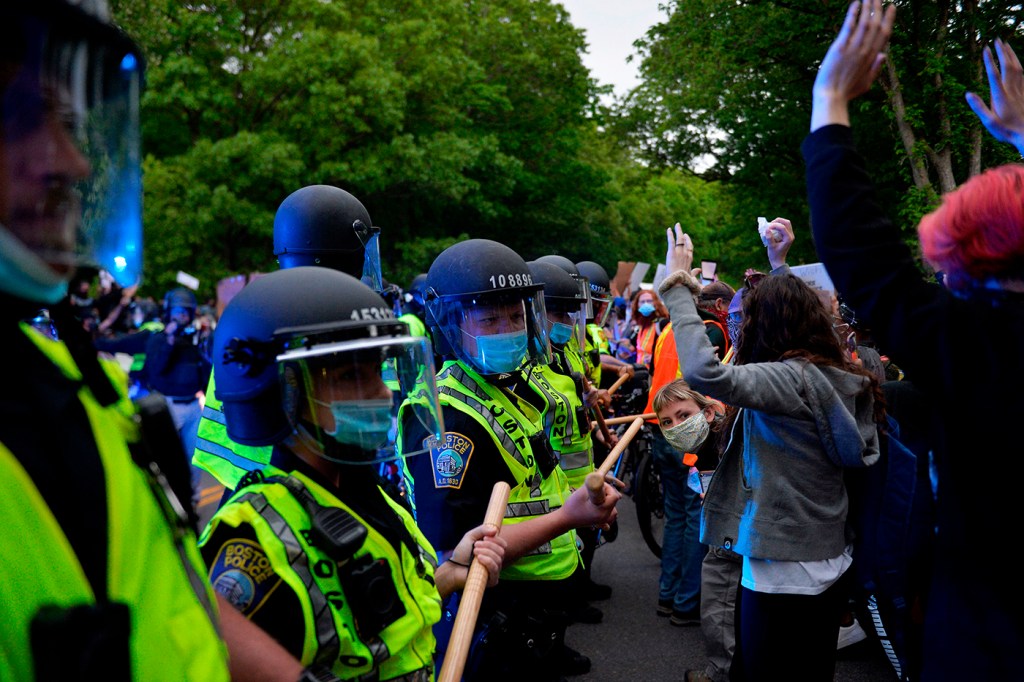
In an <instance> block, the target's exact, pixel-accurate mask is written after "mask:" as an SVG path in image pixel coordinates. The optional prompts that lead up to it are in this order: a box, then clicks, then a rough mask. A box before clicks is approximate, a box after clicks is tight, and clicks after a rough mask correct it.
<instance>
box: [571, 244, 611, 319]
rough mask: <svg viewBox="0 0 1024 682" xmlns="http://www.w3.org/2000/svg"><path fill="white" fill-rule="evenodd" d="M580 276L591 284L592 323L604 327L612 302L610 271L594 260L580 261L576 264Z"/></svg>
mask: <svg viewBox="0 0 1024 682" xmlns="http://www.w3.org/2000/svg"><path fill="white" fill-rule="evenodd" d="M576 267H577V268H578V269H579V271H580V275H582V276H583V277H586V278H587V281H588V282H589V283H590V300H591V314H590V320H589V321H590V322H593V323H595V324H597V325H598V326H599V327H603V326H604V323H605V321H606V320H607V319H608V312H609V310H611V306H610V305H609V304H610V303H611V301H612V283H611V280H610V279H609V278H608V271H607V270H605V269H604V268H603V267H601V265H600V264H598V263H595V262H594V261H592V260H584V261H580V262H579V263H577V264H576Z"/></svg>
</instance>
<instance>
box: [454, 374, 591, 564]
mask: <svg viewBox="0 0 1024 682" xmlns="http://www.w3.org/2000/svg"><path fill="white" fill-rule="evenodd" d="M438 392H439V395H440V399H441V404H442V405H443V406H447V407H448V408H450V409H457V410H459V411H460V412H462V413H463V414H466V415H468V416H470V417H472V418H473V419H475V420H476V422H477V423H478V424H480V426H481V427H483V428H484V429H486V430H487V431H488V433H490V435H491V439H492V442H493V443H494V446H495V449H496V450H497V451H498V452H499V453H500V454H501V456H502V459H503V461H504V462H505V465H506V466H507V467H508V469H509V472H510V473H511V474H512V477H513V479H514V480H515V481H516V485H515V486H513V488H512V491H511V493H510V494H509V501H508V505H507V506H506V512H505V516H506V523H509V524H512V523H520V522H522V521H526V520H529V519H532V518H536V517H538V516H542V515H543V514H546V513H548V512H549V511H551V510H553V509H557V508H559V507H561V506H562V504H563V503H564V499H565V497H566V496H567V495H568V494H569V485H568V481H567V479H566V477H565V473H564V472H563V471H562V470H561V468H560V467H557V466H556V467H555V468H554V469H553V470H552V471H551V474H550V475H549V476H548V477H547V478H544V477H542V476H541V474H540V471H539V470H538V469H537V464H536V462H535V460H534V457H533V450H532V448H531V447H530V441H529V439H530V436H532V435H533V434H535V433H538V431H539V424H538V423H536V422H534V421H532V420H531V419H530V418H529V417H527V416H526V414H524V413H523V412H522V411H521V410H520V408H519V407H518V406H517V405H516V404H515V402H514V401H513V399H512V398H510V397H509V396H508V395H506V394H505V393H504V392H503V391H501V390H500V389H498V388H497V387H495V386H492V385H490V384H488V383H487V382H486V381H485V380H483V379H482V378H480V379H478V378H477V376H476V375H474V374H473V373H472V371H471V370H468V369H467V368H466V367H465V366H464V365H462V363H459V362H452V361H449V362H447V363H445V366H444V368H443V369H442V370H441V372H440V373H439V374H438ZM495 413H497V414H498V415H500V416H506V415H507V416H508V417H510V418H512V419H514V420H515V421H516V425H517V431H521V432H522V433H523V436H522V437H521V438H519V439H518V440H513V439H512V438H511V436H509V435H508V434H507V433H506V432H505V430H504V429H503V428H502V427H501V425H500V424H497V422H496V421H495V418H494V414H495ZM538 420H539V416H538ZM506 444H508V445H509V447H506ZM477 447H479V445H478V446H477ZM527 463H529V464H527ZM578 562H579V552H578V550H577V547H576V533H575V531H569V532H566V533H563V534H561V535H559V536H557V537H555V538H554V539H553V540H551V541H550V543H545V544H543V545H541V546H540V547H537V548H536V549H534V550H533V551H532V552H529V553H527V554H526V555H524V556H523V557H521V558H520V559H519V560H518V561H516V562H515V563H514V564H512V565H511V566H507V567H505V568H503V569H502V571H501V578H502V580H561V579H563V578H567V577H569V576H570V575H571V574H572V573H573V571H574V570H575V569H576V566H577V564H578Z"/></svg>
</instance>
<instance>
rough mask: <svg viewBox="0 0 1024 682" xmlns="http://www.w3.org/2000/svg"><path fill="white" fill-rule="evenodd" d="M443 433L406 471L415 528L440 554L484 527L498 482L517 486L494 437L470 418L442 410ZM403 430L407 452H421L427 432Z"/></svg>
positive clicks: (460, 413)
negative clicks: (409, 478) (469, 532)
mask: <svg viewBox="0 0 1024 682" xmlns="http://www.w3.org/2000/svg"><path fill="white" fill-rule="evenodd" d="M442 414H443V415H444V424H445V429H446V430H445V434H444V437H443V438H442V439H441V441H440V442H434V443H432V444H430V446H429V448H430V449H429V451H428V452H425V453H424V454H422V455H416V456H414V457H410V458H409V459H408V460H407V461H406V466H407V467H408V469H409V473H410V475H411V476H412V478H413V481H414V483H415V485H414V490H413V495H414V496H415V504H416V523H417V525H418V526H419V528H420V530H422V531H423V534H424V535H426V536H427V539H428V540H429V541H430V544H432V545H433V546H434V549H436V550H437V551H439V552H441V551H448V550H451V549H454V548H455V545H457V544H458V542H459V540H461V539H462V536H463V535H465V534H466V531H468V530H470V529H471V528H475V527H476V526H479V525H480V524H481V523H483V520H484V514H485V512H486V511H487V503H488V501H489V500H490V498H491V490H492V489H493V488H494V484H495V483H497V482H498V481H505V482H507V483H508V484H509V485H510V486H513V487H514V486H515V480H514V479H513V478H512V474H511V472H509V470H508V467H507V466H506V465H505V462H504V460H503V459H502V454H501V451H500V450H499V449H498V446H497V445H495V443H494V439H493V438H492V437H491V435H490V433H488V432H487V430H486V429H485V428H484V427H483V426H481V425H480V424H479V423H478V422H477V421H476V420H474V419H473V418H472V417H469V416H467V415H465V414H463V413H462V412H459V411H458V410H456V409H454V408H449V407H444V408H442ZM407 426H409V428H408V429H405V428H403V433H402V436H403V439H404V440H405V443H406V447H405V448H403V449H404V450H406V451H411V450H417V449H420V448H421V447H423V445H422V444H423V442H424V440H425V439H427V438H428V435H427V433H426V432H425V431H424V430H423V429H422V428H418V427H416V426H411V425H407Z"/></svg>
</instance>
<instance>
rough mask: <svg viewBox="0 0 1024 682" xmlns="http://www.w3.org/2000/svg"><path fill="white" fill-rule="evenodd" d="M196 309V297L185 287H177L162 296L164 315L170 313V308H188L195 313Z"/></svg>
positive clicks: (197, 305)
mask: <svg viewBox="0 0 1024 682" xmlns="http://www.w3.org/2000/svg"><path fill="white" fill-rule="evenodd" d="M198 307H199V304H198V302H197V301H196V295H195V294H193V293H192V292H191V291H190V290H188V289H186V288H185V287H177V288H176V289H171V290H170V291H168V292H167V293H166V294H164V303H163V308H164V314H167V313H169V312H171V309H172V308H189V309H190V310H191V311H192V312H193V313H195V311H196V308H198Z"/></svg>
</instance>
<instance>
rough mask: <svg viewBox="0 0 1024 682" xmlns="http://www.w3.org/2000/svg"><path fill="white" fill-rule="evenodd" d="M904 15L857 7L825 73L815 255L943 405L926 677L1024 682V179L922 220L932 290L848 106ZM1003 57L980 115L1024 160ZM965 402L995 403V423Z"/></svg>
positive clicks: (1010, 170) (976, 190)
mask: <svg viewBox="0 0 1024 682" xmlns="http://www.w3.org/2000/svg"><path fill="white" fill-rule="evenodd" d="M894 16H895V8H894V7H893V6H889V7H886V8H884V9H883V6H882V2H881V0H863V1H861V2H855V3H853V4H852V5H851V6H850V9H849V11H848V13H847V16H846V20H845V22H844V24H843V27H842V29H841V31H840V33H839V36H838V37H837V38H836V40H835V42H833V43H832V45H831V47H830V48H829V50H828V53H827V54H826V55H825V59H824V61H823V62H822V65H821V67H820V69H819V71H818V75H817V79H816V80H815V83H814V91H813V106H812V113H811V133H810V135H808V137H807V138H806V140H805V141H804V143H803V154H804V158H805V159H806V162H807V189H808V197H809V201H810V208H811V225H812V227H813V230H814V242H815V245H816V247H817V250H818V255H819V257H820V258H821V260H822V262H824V264H825V266H826V268H827V269H828V273H829V276H830V277H831V279H832V281H833V283H834V284H835V285H836V288H837V290H838V292H839V294H840V295H841V296H842V298H843V301H844V303H846V304H847V305H849V306H850V307H852V308H853V309H854V310H855V311H856V313H857V317H858V319H861V318H862V319H864V321H865V322H866V323H867V324H868V325H869V326H870V327H871V329H872V330H873V332H874V334H875V336H876V337H877V339H878V341H879V343H880V345H881V346H882V347H884V348H885V349H886V351H887V353H888V354H890V355H891V356H892V357H893V358H894V359H895V360H896V361H897V362H899V364H900V367H901V368H903V369H904V370H906V373H907V376H908V377H909V378H910V379H912V380H913V381H914V383H915V385H917V386H918V387H920V388H921V389H923V390H924V392H925V393H926V394H928V395H929V397H930V398H931V399H932V401H933V404H934V405H939V406H945V409H941V410H934V411H933V415H932V422H933V423H932V424H931V430H932V433H933V434H934V437H935V439H934V442H935V443H936V445H935V447H934V450H933V451H932V453H931V455H932V461H931V467H932V471H933V481H935V482H936V484H935V490H936V496H937V499H936V502H937V513H938V520H937V524H936V525H937V529H938V534H937V538H936V541H937V552H936V556H935V564H934V575H933V583H932V590H931V593H930V594H929V596H928V601H927V604H926V613H925V632H924V638H925V641H924V652H923V661H924V667H923V670H922V672H921V675H920V678H921V679H922V680H936V679H941V680H947V679H949V680H955V679H977V680H1008V679H1019V678H1020V674H1021V670H1024V627H1022V626H1021V622H1022V621H1021V618H1020V614H1021V612H1022V607H1024V592H1022V591H1021V590H1020V589H1019V588H1018V587H1017V586H1016V585H1015V584H1014V583H1013V577H1012V576H1013V564H1012V562H1011V564H1009V565H1007V566H1006V570H1005V571H1003V572H998V571H995V570H994V569H995V566H997V565H999V564H1000V563H1001V561H1000V559H1001V557H1003V556H1009V555H1010V554H1012V552H1013V551H1014V547H1013V543H1014V542H1015V541H1016V539H1017V537H1018V536H1019V528H1018V526H1019V522H1018V518H1019V516H1020V506H1019V498H1020V485H1021V481H1022V480H1024V459H1022V458H1021V457H1018V456H1016V455H1013V454H1011V453H1010V452H1008V451H1007V449H1006V445H1005V444H1006V443H1014V442H1018V441H1019V438H1020V427H1019V423H1020V415H1021V414H1024V391H1021V389H1020V384H1021V380H1022V379H1024V354H1022V353H1020V352H1019V345H1020V339H1021V338H1024V168H1022V167H1021V166H1019V165H1017V164H1013V165H1007V166H1001V167H999V168H994V169H992V170H989V171H987V172H985V173H983V174H981V175H978V176H975V177H973V178H971V179H970V180H968V181H967V182H966V183H965V184H964V185H963V186H962V187H960V188H959V189H957V190H956V191H953V192H951V193H949V194H947V195H946V196H945V197H944V198H943V201H942V205H941V206H940V207H939V208H937V209H936V210H935V211H934V212H933V213H931V214H929V215H928V216H926V217H925V218H924V219H922V221H921V223H920V225H919V226H918V234H919V237H920V241H921V247H922V250H923V254H924V257H925V259H926V260H927V261H928V262H929V264H930V265H931V266H932V267H934V268H935V269H936V270H937V271H938V273H939V274H941V275H944V276H942V277H939V279H941V280H942V281H943V283H944V284H945V287H942V286H938V285H937V284H935V283H933V282H929V281H926V280H925V278H923V277H922V276H921V273H920V270H919V268H918V266H917V264H916V262H915V259H914V255H913V254H912V252H911V250H910V249H909V248H908V246H907V245H906V244H905V243H904V241H903V237H902V235H901V234H900V231H899V229H898V228H897V227H896V226H895V225H893V224H892V222H891V221H890V220H889V219H888V218H887V217H886V216H884V215H883V214H882V212H881V210H880V208H879V206H878V203H877V201H876V198H875V191H874V188H873V186H872V183H871V181H870V178H869V176H868V172H867V168H866V166H865V162H864V160H863V159H862V158H861V157H860V155H859V154H858V153H857V151H856V149H855V146H854V142H853V140H854V136H853V132H852V131H851V128H850V113H849V102H850V101H851V100H853V99H854V98H856V97H858V96H860V95H862V94H864V93H865V92H867V90H868V89H869V88H870V87H871V84H872V82H873V81H874V79H875V78H876V77H877V76H878V73H879V71H880V70H881V67H882V64H883V61H884V59H885V53H884V50H885V49H886V43H887V42H888V40H889V36H890V34H891V32H892V27H893V21H894ZM995 51H996V53H997V55H998V60H999V61H998V66H997V65H996V62H995V58H994V57H993V53H992V50H991V49H990V48H987V47H986V48H985V50H984V60H985V67H986V70H987V72H988V81H989V86H990V90H991V103H990V104H988V105H986V104H985V103H984V101H982V99H981V98H980V97H978V96H977V95H975V94H969V95H968V96H967V101H968V104H969V105H970V106H971V108H972V109H973V110H974V111H975V113H976V114H977V115H978V117H979V118H980V119H981V122H982V123H983V124H984V126H985V127H986V128H987V129H988V130H989V132H991V133H992V134H993V136H995V137H996V138H997V139H998V140H1001V141H1004V142H1009V143H1011V144H1013V145H1015V146H1016V147H1017V149H1018V150H1020V151H1022V152H1024V69H1022V68H1021V64H1020V62H1019V61H1018V59H1017V56H1016V55H1015V54H1014V52H1013V50H1012V49H1010V47H1009V46H1008V45H1006V44H1005V43H1002V42H1001V41H998V40H997V41H996V42H995ZM964 396H978V397H980V398H982V399H983V400H984V401H985V410H984V412H974V411H973V410H971V409H970V408H968V407H967V406H965V405H964V403H963V399H964ZM1003 455H1010V456H1003ZM980 462H984V463H985V464H986V465H991V466H990V467H989V468H985V467H982V468H976V466H977V464H979V463H980ZM969 470H973V472H974V473H972V474H971V476H970V479H971V480H968V478H967V476H965V474H966V472H967V471H969Z"/></svg>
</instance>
